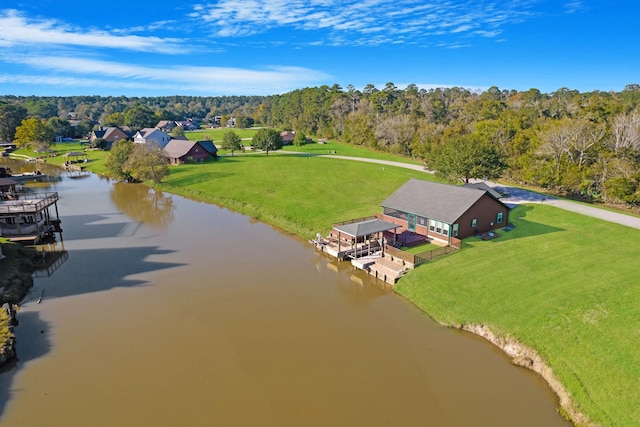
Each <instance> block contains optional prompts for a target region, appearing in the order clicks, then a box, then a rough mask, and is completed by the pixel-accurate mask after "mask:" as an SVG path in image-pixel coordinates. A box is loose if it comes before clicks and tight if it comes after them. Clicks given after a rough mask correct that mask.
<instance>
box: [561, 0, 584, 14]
mask: <svg viewBox="0 0 640 427" xmlns="http://www.w3.org/2000/svg"><path fill="white" fill-rule="evenodd" d="M564 9H565V11H566V12H567V13H570V14H571V13H576V12H581V11H583V10H584V5H583V4H582V1H570V2H567V3H565V4H564Z"/></svg>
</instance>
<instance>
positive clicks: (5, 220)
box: [0, 193, 61, 243]
mask: <svg viewBox="0 0 640 427" xmlns="http://www.w3.org/2000/svg"><path fill="white" fill-rule="evenodd" d="M58 199H59V197H58V193H3V197H2V200H0V234H1V235H2V236H3V237H6V238H8V239H9V240H11V241H16V242H28V243H39V242H40V241H41V240H42V239H44V238H45V237H48V236H52V235H53V233H54V232H60V231H61V230H60V217H59V214H58V204H57V203H58ZM52 208H53V209H54V212H51V209H52ZM54 213H55V216H54V215H53V214H54Z"/></svg>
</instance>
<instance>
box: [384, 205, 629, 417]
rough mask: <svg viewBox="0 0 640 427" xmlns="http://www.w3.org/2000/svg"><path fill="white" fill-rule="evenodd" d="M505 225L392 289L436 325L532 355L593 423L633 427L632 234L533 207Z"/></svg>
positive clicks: (469, 241) (518, 212) (522, 209)
mask: <svg viewBox="0 0 640 427" xmlns="http://www.w3.org/2000/svg"><path fill="white" fill-rule="evenodd" d="M518 217H522V219H521V220H519V219H517V218H518ZM511 220H512V221H513V222H514V223H515V224H516V228H515V229H514V230H513V231H511V232H509V233H506V232H503V231H501V232H500V233H501V237H499V238H497V239H494V240H490V241H482V240H479V239H476V238H471V239H467V240H465V243H464V247H463V249H462V250H461V251H460V252H458V253H456V254H454V255H451V256H447V257H443V258H440V259H438V260H436V261H433V262H430V263H428V264H426V265H424V266H422V267H420V268H418V269H417V270H415V271H414V272H412V273H411V274H409V275H407V276H406V277H405V278H403V279H402V280H401V281H400V282H399V283H398V285H397V286H396V290H397V291H398V293H400V294H401V295H403V296H405V297H406V298H408V299H409V300H411V301H413V302H414V303H415V304H417V305H418V307H420V308H422V309H423V310H424V311H426V312H427V313H429V314H430V315H431V316H433V317H434V318H435V319H436V320H438V321H439V322H442V323H444V324H448V325H460V324H474V323H475V324H481V325H487V326H489V327H490V328H491V329H493V330H494V331H495V332H497V333H499V334H501V335H503V336H507V335H509V336H512V337H515V338H516V339H518V340H519V341H521V342H523V343H524V344H526V345H529V346H530V347H532V348H534V349H536V350H537V351H538V352H539V353H540V354H541V355H542V356H543V357H544V358H545V359H546V360H547V361H548V363H549V364H550V365H551V366H552V368H553V370H554V372H555V374H556V375H557V377H558V378H559V379H560V381H561V382H562V383H563V384H564V385H565V387H566V388H567V389H568V390H569V392H570V393H571V395H572V397H573V399H574V400H575V402H576V403H577V404H578V406H579V407H580V408H581V409H582V410H583V411H584V413H586V414H587V415H588V416H589V417H590V418H591V419H592V420H593V421H595V422H597V423H599V424H602V425H620V426H627V425H629V426H630V425H640V406H639V405H638V402H640V352H639V351H638V348H639V347H638V346H639V345H640V314H639V313H640V311H639V309H638V307H640V288H639V284H638V273H637V266H636V264H635V260H637V259H638V258H639V257H640V248H639V247H638V245H637V242H638V241H639V240H640V231H639V230H635V229H629V228H627V227H623V226H619V225H615V224H611V223H607V222H604V221H599V220H596V219H592V218H589V217H586V216H582V215H577V214H573V213H570V212H566V211H562V210H559V209H556V208H553V207H550V206H542V205H535V206H521V207H518V208H517V209H516V211H515V212H512V213H511Z"/></svg>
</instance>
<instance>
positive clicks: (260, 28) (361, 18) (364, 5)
mask: <svg viewBox="0 0 640 427" xmlns="http://www.w3.org/2000/svg"><path fill="white" fill-rule="evenodd" d="M534 3H535V0H511V1H505V2H502V3H500V4H499V5H496V4H495V3H492V2H489V1H486V0H465V1H460V2H451V1H444V2H442V1H438V2H432V3H426V4H425V2H424V0H342V1H338V0H304V1H303V0H244V1H237V0H216V1H212V2H209V3H202V4H198V5H196V6H194V7H193V12H192V13H191V17H192V18H195V19H197V20H198V21H200V22H205V23H206V24H207V25H208V26H209V27H210V28H211V29H212V31H213V32H214V33H215V34H216V35H217V36H220V37H230V36H234V37H239V36H242V35H254V34H259V33H268V32H269V31H270V30H272V29H275V28H287V29H288V30H292V31H296V30H297V31H320V30H322V31H325V32H326V39H327V40H329V41H330V42H329V43H330V44H336V42H337V41H338V40H344V41H345V42H346V43H347V42H348V43H349V44H352V45H353V44H355V45H367V44H370V45H378V44H380V43H381V40H385V41H384V43H399V42H400V43H403V42H406V43H411V42H415V41H420V40H425V39H432V38H434V37H445V36H446V37H452V36H456V35H460V36H462V35H464V36H465V37H469V36H478V37H486V36H487V35H494V34H499V33H501V32H502V31H501V29H500V27H501V26H503V25H505V24H508V23H513V22H520V21H522V20H523V19H526V18H528V17H531V16H533V14H534V12H532V10H531V7H532V4H534ZM573 3H579V2H578V1H575V2H573ZM373 33H375V35H373ZM398 34H404V35H405V36H404V38H402V39H399V38H398V37H397V35H398Z"/></svg>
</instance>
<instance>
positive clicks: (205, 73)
mask: <svg viewBox="0 0 640 427" xmlns="http://www.w3.org/2000/svg"><path fill="white" fill-rule="evenodd" d="M4 59H5V61H6V60H7V58H4ZM12 62H14V63H18V64H22V65H28V66H30V67H31V68H33V69H36V70H42V71H43V72H47V73H48V74H47V75H46V76H40V75H15V74H14V75H7V74H5V75H0V82H13V83H23V84H50V85H60V86H69V87H92V86H95V87H98V88H102V87H113V88H119V87H122V88H125V89H130V90H134V89H138V90H154V91H155V92H156V93H160V92H164V93H166V91H168V90H173V91H175V92H176V93H177V92H180V93H200V94H202V93H204V94H207V93H208V94H235V95H239V94H253V95H261V94H263V95H267V94H274V93H283V92H287V91H291V90H294V89H297V88H299V87H301V86H307V85H314V84H316V83H318V82H323V81H326V80H327V79H329V78H330V76H328V75H326V74H324V73H322V72H319V71H316V70H312V69H309V68H303V67H285V66H271V67H267V68H264V69H261V70H251V69H243V68H231V67H202V66H157V67H152V66H139V65H130V64H125V63H118V62H109V61H100V60H92V59H84V58H69V57H66V58H61V57H51V56H21V57H16V58H13V59H12Z"/></svg>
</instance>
